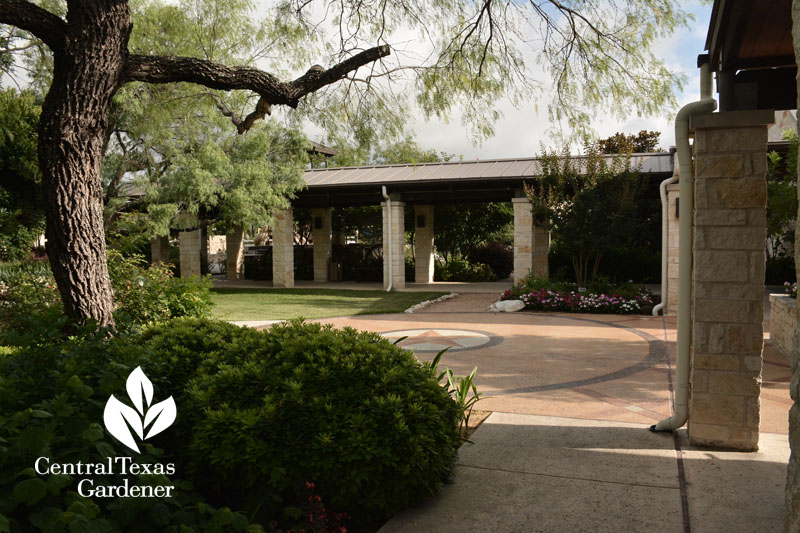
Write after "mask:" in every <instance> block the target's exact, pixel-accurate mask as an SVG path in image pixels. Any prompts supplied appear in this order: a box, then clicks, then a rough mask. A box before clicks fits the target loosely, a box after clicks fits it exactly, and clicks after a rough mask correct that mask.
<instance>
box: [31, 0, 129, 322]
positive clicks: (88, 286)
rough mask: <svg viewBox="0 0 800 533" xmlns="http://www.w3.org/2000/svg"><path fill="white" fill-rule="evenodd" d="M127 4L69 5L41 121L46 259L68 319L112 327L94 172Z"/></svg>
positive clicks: (118, 79) (120, 57)
mask: <svg viewBox="0 0 800 533" xmlns="http://www.w3.org/2000/svg"><path fill="white" fill-rule="evenodd" d="M130 30H131V22H130V13H129V11H128V7H127V4H126V2H123V1H100V2H70V3H69V16H68V31H67V38H66V40H65V46H64V49H62V50H54V54H55V70H54V73H53V83H52V85H51V86H50V90H49V92H48V93H47V97H46V98H45V101H44V105H43V106H42V114H41V119H40V122H39V165H40V168H41V170H42V179H43V188H44V191H45V209H46V214H47V252H48V255H49V257H50V265H51V266H52V269H53V275H54V276H55V279H56V283H57V284H58V289H59V292H60V293H61V299H62V301H63V303H64V309H65V311H66V313H67V315H68V316H69V317H70V318H72V319H73V320H75V321H76V322H78V323H85V322H87V321H89V320H96V321H97V322H98V323H99V324H100V325H103V326H113V325H114V319H113V316H112V310H113V293H112V290H111V283H110V281H109V278H108V270H107V267H106V248H105V235H104V231H103V196H102V187H101V183H100V166H101V163H102V160H103V142H104V134H105V130H106V126H107V122H108V113H109V108H110V105H111V99H112V97H113V96H114V94H115V93H116V91H117V89H118V88H119V87H120V86H121V84H122V73H123V69H124V67H125V59H126V54H127V45H128V37H129V35H130Z"/></svg>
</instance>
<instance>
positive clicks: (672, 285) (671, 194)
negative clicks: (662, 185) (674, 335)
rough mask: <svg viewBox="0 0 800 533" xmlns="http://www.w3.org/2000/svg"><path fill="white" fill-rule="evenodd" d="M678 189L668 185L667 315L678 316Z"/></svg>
mask: <svg viewBox="0 0 800 533" xmlns="http://www.w3.org/2000/svg"><path fill="white" fill-rule="evenodd" d="M678 189H680V185H679V184H677V183H672V184H670V185H667V306H666V308H665V309H664V314H665V315H677V314H678V250H679V247H678V197H679V194H678Z"/></svg>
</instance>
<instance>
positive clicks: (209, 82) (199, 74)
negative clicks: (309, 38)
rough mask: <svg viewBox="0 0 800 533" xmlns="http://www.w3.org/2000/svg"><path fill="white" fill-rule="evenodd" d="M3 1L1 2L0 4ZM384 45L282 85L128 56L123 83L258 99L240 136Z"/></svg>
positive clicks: (186, 62)
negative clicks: (190, 86)
mask: <svg viewBox="0 0 800 533" xmlns="http://www.w3.org/2000/svg"><path fill="white" fill-rule="evenodd" d="M0 1H3V0H0ZM390 53H391V49H390V48H389V46H388V45H383V46H376V47H374V48H370V49H368V50H364V51H363V52H360V53H358V54H356V55H354V56H353V57H351V58H349V59H346V60H345V61H342V62H341V63H338V64H337V65H334V66H333V67H331V68H329V69H327V70H326V69H324V68H323V67H320V66H319V65H315V66H313V67H311V68H310V69H309V70H308V72H306V73H305V74H303V75H302V76H300V77H299V78H297V79H296V80H294V81H290V82H282V81H280V80H279V79H278V78H276V77H275V76H273V75H272V74H269V73H267V72H264V71H262V70H259V69H256V68H252V67H228V66H225V65H221V64H219V63H213V62H211V61H207V60H204V59H197V58H191V57H174V56H143V55H135V54H131V55H130V56H129V57H128V64H127V68H126V70H125V74H124V76H123V79H124V80H125V81H142V82H147V83H173V82H189V83H197V84H199V85H204V86H206V87H209V88H211V89H220V90H225V91H230V90H237V89H238V90H242V89H243V90H250V91H253V92H255V93H257V94H258V95H259V96H260V98H259V100H258V104H257V105H256V109H255V110H254V111H253V112H252V113H250V114H249V115H248V116H247V117H245V119H244V120H242V121H238V123H237V121H234V123H235V124H236V127H237V129H238V130H239V132H240V133H242V132H243V131H246V130H247V129H249V128H250V127H252V125H253V124H254V123H255V121H256V120H258V119H260V118H263V117H264V116H265V115H268V114H270V112H271V108H272V106H273V105H286V106H289V107H291V108H296V107H297V105H298V103H299V101H300V99H301V98H303V97H304V96H306V95H308V94H311V93H313V92H315V91H317V90H319V89H321V88H322V87H325V86H326V85H330V84H332V83H335V82H337V81H339V80H341V79H343V78H344V77H345V76H346V75H347V74H348V73H350V72H352V71H355V70H357V69H358V68H359V67H362V66H364V65H367V64H369V63H372V62H374V61H377V60H378V59H380V58H382V57H385V56H388V55H389V54H390ZM231 118H233V117H231Z"/></svg>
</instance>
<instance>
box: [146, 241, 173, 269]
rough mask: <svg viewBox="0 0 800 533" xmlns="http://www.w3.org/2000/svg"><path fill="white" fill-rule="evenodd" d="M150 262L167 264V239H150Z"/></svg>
mask: <svg viewBox="0 0 800 533" xmlns="http://www.w3.org/2000/svg"><path fill="white" fill-rule="evenodd" d="M150 262H151V263H152V264H154V265H157V264H158V263H169V237H167V236H164V237H153V238H152V239H150Z"/></svg>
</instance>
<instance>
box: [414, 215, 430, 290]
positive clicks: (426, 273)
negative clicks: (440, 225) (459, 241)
mask: <svg viewBox="0 0 800 533" xmlns="http://www.w3.org/2000/svg"><path fill="white" fill-rule="evenodd" d="M420 217H422V218H420ZM420 223H422V225H420ZM433 261H434V258H433V206H432V205H417V206H414V275H415V277H414V281H415V282H416V283H433Z"/></svg>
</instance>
